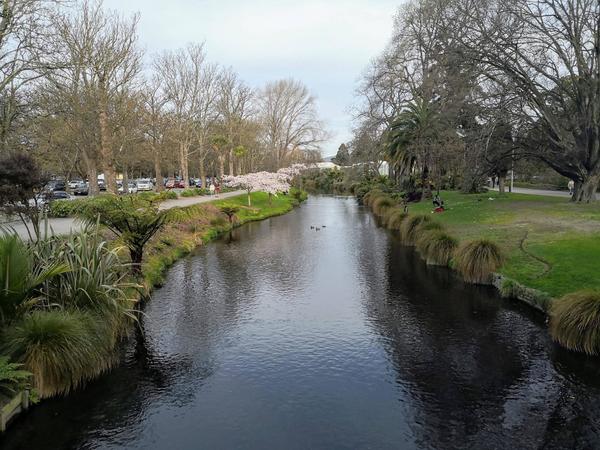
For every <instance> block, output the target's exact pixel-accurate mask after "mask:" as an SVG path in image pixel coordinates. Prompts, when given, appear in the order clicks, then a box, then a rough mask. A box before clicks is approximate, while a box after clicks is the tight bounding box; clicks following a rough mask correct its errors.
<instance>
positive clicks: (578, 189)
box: [571, 173, 600, 203]
mask: <svg viewBox="0 0 600 450" xmlns="http://www.w3.org/2000/svg"><path fill="white" fill-rule="evenodd" d="M599 185H600V173H596V174H593V175H589V176H587V177H586V178H584V179H583V181H578V182H576V183H575V190H574V193H573V197H571V200H572V201H574V202H579V203H590V202H593V201H595V200H596V192H598V186H599Z"/></svg>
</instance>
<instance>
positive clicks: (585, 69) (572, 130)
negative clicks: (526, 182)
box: [458, 0, 600, 202]
mask: <svg viewBox="0 0 600 450" xmlns="http://www.w3.org/2000/svg"><path fill="white" fill-rule="evenodd" d="M458 10H459V13H460V14H463V15H464V16H466V17H467V18H468V19H469V21H468V23H469V24H470V26H469V29H468V33H466V34H465V35H464V36H463V37H464V39H463V42H462V44H463V46H464V47H465V48H466V49H468V52H467V54H466V56H467V57H469V58H472V59H473V60H476V61H478V62H480V63H483V64H485V65H486V71H485V74H486V76H487V77H488V78H489V79H491V80H493V81H494V82H496V83H498V84H500V85H501V86H502V88H503V89H505V90H511V91H512V92H514V93H515V94H516V95H518V96H520V97H521V98H522V99H523V100H524V101H525V107H524V109H523V110H522V111H521V119H522V120H523V122H525V123H528V124H529V127H530V129H531V133H530V135H531V136H532V137H533V139H530V140H524V141H522V143H523V144H524V147H525V152H526V154H529V155H533V156H536V157H538V158H540V159H541V160H543V161H545V162H546V163H547V164H548V165H549V166H550V167H552V168H553V169H554V170H556V171H557V172H558V173H560V174H561V175H564V176H566V177H568V178H570V179H572V180H574V181H575V186H576V187H575V194H574V196H573V200H575V201H583V202H589V201H591V200H593V199H594V198H595V193H596V191H597V189H598V186H599V184H600V2H598V0H509V1H505V0H502V1H499V0H498V1H496V0H487V1H480V0H461V1H460V3H459V8H458Z"/></svg>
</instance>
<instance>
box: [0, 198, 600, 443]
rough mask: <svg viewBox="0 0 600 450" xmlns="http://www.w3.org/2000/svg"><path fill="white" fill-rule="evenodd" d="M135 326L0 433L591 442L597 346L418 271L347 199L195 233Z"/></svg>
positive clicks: (115, 439) (595, 428)
mask: <svg viewBox="0 0 600 450" xmlns="http://www.w3.org/2000/svg"><path fill="white" fill-rule="evenodd" d="M311 225H316V226H322V225H325V226H326V228H322V229H321V230H320V231H314V230H311V228H310V227H311ZM142 324H143V333H138V335H137V336H136V338H135V339H132V342H131V344H130V345H128V347H127V350H126V351H125V354H124V356H123V358H124V362H123V364H122V365H121V366H120V367H118V368H117V369H115V370H113V371H111V372H110V373H109V374H106V375H105V376H103V377H102V378H101V379H99V380H97V381H95V382H93V383H90V384H89V385H88V386H87V387H86V388H85V389H82V390H80V391H78V392H76V393H74V394H72V395H70V396H68V397H67V398H63V399H55V400H50V401H46V402H44V403H43V404H41V405H38V406H37V407H35V408H34V409H32V410H31V411H30V412H28V413H27V414H26V415H25V416H23V417H21V418H19V419H18V420H17V421H16V422H15V423H14V424H13V426H12V427H11V429H10V431H9V432H8V433H7V435H6V436H5V437H4V438H3V440H2V441H0V446H1V448H2V449H27V450H33V449H67V448H85V449H96V448H102V449H116V448H127V449H168V450H179V449H236V448H243V449H246V448H247V449H254V448H259V449H338V448H343V449H357V448H371V449H404V448H406V449H411V448H432V449H454V448H456V449H467V448H481V449H496V448H497V449H504V448H510V449H525V448H573V449H583V448H589V449H592V448H600V360H599V359H593V358H585V357H581V356H579V355H575V354H572V353H569V352H566V351H563V350H560V349H558V348H556V347H555V346H554V345H553V344H552V342H551V341H550V340H549V339H548V337H547V332H546V330H545V325H544V319H543V318H542V317H541V316H539V315H537V313H534V312H531V311H529V310H527V309H525V308H524V307H521V306H519V305H517V304H514V303H510V302H505V301H502V300H501V299H499V298H498V297H497V295H496V294H495V293H494V292H493V291H491V290H490V289H487V288H477V287H473V286H466V285H464V284H463V283H461V282H460V281H458V280H456V279H455V278H454V276H453V275H452V274H451V273H450V272H448V271H446V270H442V269H430V268H427V267H426V266H425V265H424V264H423V263H422V262H421V261H420V260H419V258H417V257H416V256H415V254H414V252H413V251H412V250H411V249H407V248H404V247H402V246H401V245H400V244H399V243H398V242H397V241H396V240H395V239H394V238H393V237H392V236H391V235H390V234H389V233H388V232H386V231H384V230H382V229H380V228H378V227H377V224H376V223H375V220H374V218H373V217H372V216H371V215H370V214H369V213H368V212H367V211H366V210H364V209H362V208H361V207H359V206H358V205H357V204H356V202H355V201H354V200H353V199H345V198H328V197H312V198H311V199H309V201H308V202H307V203H306V204H304V205H303V206H302V207H301V208H299V209H297V210H295V211H294V212H292V213H290V214H288V215H285V216H283V217H278V218H274V219H272V220H267V221H264V222H260V223H254V224H249V225H247V226H244V227H242V228H240V229H238V230H236V231H235V232H234V233H233V235H232V236H230V237H228V238H225V239H223V240H220V241H218V242H215V243H211V244H209V245H207V246H205V247H203V248H201V249H200V250H199V251H197V253H196V254H195V255H192V256H190V257H188V258H186V259H184V260H182V261H180V262H179V263H177V264H176V265H175V266H174V267H173V268H172V269H171V270H170V272H169V274H168V278H167V282H166V284H165V286H164V287H163V288H161V289H159V290H157V291H156V292H155V294H154V296H153V298H152V300H151V301H150V302H149V303H148V304H147V307H146V310H145V316H144V318H143V322H142Z"/></svg>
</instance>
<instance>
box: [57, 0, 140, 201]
mask: <svg viewBox="0 0 600 450" xmlns="http://www.w3.org/2000/svg"><path fill="white" fill-rule="evenodd" d="M138 20H139V16H138V15H134V16H132V17H130V18H124V17H122V16H120V15H118V14H117V13H116V12H113V11H106V10H104V9H103V5H102V2H101V1H88V0H85V1H83V2H82V3H81V5H80V6H79V8H78V10H77V12H76V14H67V13H64V14H61V15H59V16H58V17H57V19H56V27H57V30H58V33H59V36H60V38H61V40H62V44H63V46H64V49H65V52H66V53H67V55H66V57H67V60H68V65H67V66H66V67H65V68H63V69H61V70H59V71H57V72H55V73H54V74H53V77H52V79H53V82H54V85H55V86H56V87H57V88H58V89H59V90H61V91H64V92H69V97H70V98H71V101H72V102H74V103H75V105H73V106H75V107H74V108H73V111H75V110H77V109H78V108H80V105H81V98H82V97H83V98H86V99H87V100H89V101H91V102H92V104H93V105H94V107H95V113H96V114H95V118H96V121H97V124H98V141H97V151H98V155H97V156H98V160H99V162H100V164H101V165H102V170H103V171H104V177H105V181H106V187H107V190H108V191H109V192H113V193H116V192H117V186H116V176H115V161H114V148H113V147H114V145H115V143H114V142H113V139H114V135H113V132H112V130H111V125H110V111H111V106H112V105H113V104H114V102H115V101H116V99H117V98H118V96H119V95H120V94H121V93H122V92H123V91H126V90H128V89H130V88H131V85H132V84H133V83H134V82H135V81H136V78H137V76H138V74H139V72H140V69H141V58H142V53H141V51H140V50H139V48H138V45H137V32H136V29H137V24H138ZM92 145H93V144H92ZM91 159H92V158H88V161H91ZM94 182H95V180H94ZM90 183H92V180H90Z"/></svg>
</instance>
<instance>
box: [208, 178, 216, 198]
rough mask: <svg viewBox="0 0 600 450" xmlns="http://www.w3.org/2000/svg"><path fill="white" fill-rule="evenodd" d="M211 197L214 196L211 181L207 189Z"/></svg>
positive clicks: (213, 185)
mask: <svg viewBox="0 0 600 450" xmlns="http://www.w3.org/2000/svg"><path fill="white" fill-rule="evenodd" d="M208 190H209V192H210V195H211V197H212V196H213V195H215V184H214V183H213V182H212V181H211V182H210V186H209V187H208Z"/></svg>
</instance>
